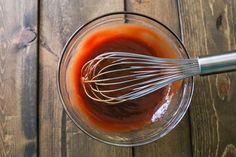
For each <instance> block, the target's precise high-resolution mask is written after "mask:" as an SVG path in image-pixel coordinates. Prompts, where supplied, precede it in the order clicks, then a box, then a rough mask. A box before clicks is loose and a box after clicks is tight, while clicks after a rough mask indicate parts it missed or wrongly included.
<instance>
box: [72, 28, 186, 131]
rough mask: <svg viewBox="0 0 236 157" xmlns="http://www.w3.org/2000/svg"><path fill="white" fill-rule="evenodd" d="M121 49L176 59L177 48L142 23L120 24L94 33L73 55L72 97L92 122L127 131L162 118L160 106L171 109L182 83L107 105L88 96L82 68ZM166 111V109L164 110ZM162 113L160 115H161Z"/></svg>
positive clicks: (110, 129)
mask: <svg viewBox="0 0 236 157" xmlns="http://www.w3.org/2000/svg"><path fill="white" fill-rule="evenodd" d="M111 51H117V52H118V51H120V52H130V53H139V54H145V55H152V56H158V57H164V58H176V57H177V54H176V52H175V49H174V48H173V46H172V45H171V44H169V42H168V41H167V39H165V38H164V37H163V36H161V35H159V34H157V33H155V32H154V31H152V30H150V29H148V28H146V27H143V26H138V25H133V24H120V25H116V26H110V27H107V28H102V29H99V30H97V31H95V32H92V33H90V34H89V35H88V36H86V38H85V39H84V40H83V41H82V43H81V44H80V45H79V49H78V52H77V53H76V54H75V56H74V57H73V58H72V61H71V62H72V63H71V65H70V72H69V81H68V82H69V86H70V89H71V100H72V101H73V104H74V105H76V107H77V108H78V110H80V112H82V113H83V116H85V117H86V119H87V120H88V122H89V123H91V124H92V125H93V126H95V127H96V128H98V129H101V130H103V131H109V132H126V131H131V130H135V129H140V128H142V127H144V126H146V125H147V124H149V123H151V122H152V121H155V120H156V118H160V113H159V112H160V110H158V109H160V108H162V110H163V107H164V108H167V107H168V103H170V102H171V99H172V96H173V95H174V94H175V92H176V91H177V90H178V89H179V88H180V86H181V82H176V83H174V84H171V85H169V86H166V87H164V88H162V89H160V90H157V91H156V92H154V93H152V94H149V95H146V96H144V97H142V98H139V99H136V100H132V101H127V102H124V103H120V104H118V105H107V104H102V103H101V102H95V101H93V100H91V99H90V98H88V97H87V96H86V95H85V93H84V91H83V87H82V81H81V68H82V66H83V65H84V64H85V63H86V62H87V61H89V60H90V59H92V58H94V57H96V56H97V55H99V54H101V53H104V52H111ZM163 112H164V111H163ZM157 114H158V115H157ZM161 114H164V113H161Z"/></svg>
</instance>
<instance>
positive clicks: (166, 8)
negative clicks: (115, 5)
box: [126, 0, 191, 157]
mask: <svg viewBox="0 0 236 157" xmlns="http://www.w3.org/2000/svg"><path fill="white" fill-rule="evenodd" d="M177 7H178V6H177V3H176V0H167V1H161V0H155V1H151V0H127V1H126V8H127V11H134V12H140V13H143V14H146V15H149V16H151V17H153V18H155V19H157V20H159V21H160V22H162V23H164V24H166V25H167V26H168V27H170V28H171V29H172V30H173V31H174V32H175V33H176V34H177V35H179V36H180V27H179V18H178V8H177ZM134 154H135V156H136V157H142V156H146V157H158V156H160V157H162V156H176V157H178V156H181V157H184V156H187V157H189V156H191V144H190V130H189V121H188V115H186V116H185V117H184V118H183V120H182V121H181V122H180V124H179V125H178V126H177V127H176V128H175V129H174V130H173V131H172V132H171V133H170V134H168V135H167V136H165V137H164V138H162V139H160V140H158V141H156V142H154V143H151V144H148V145H145V146H140V147H136V148H134Z"/></svg>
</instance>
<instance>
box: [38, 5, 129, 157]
mask: <svg viewBox="0 0 236 157" xmlns="http://www.w3.org/2000/svg"><path fill="white" fill-rule="evenodd" d="M123 4H124V3H123V1H120V0H114V1H112V3H107V1H105V0H87V1H82V0H80V1H77V0H73V1H67V0H42V1H41V2H40V8H41V9H40V10H41V11H40V32H41V34H40V55H39V59H40V73H39V74H40V79H39V81H40V93H39V94H40V95H39V100H40V156H42V157H53V156H56V157H67V156H68V157H78V156H81V157H86V156H87V157H92V156H97V157H99V156H101V157H106V156H114V157H122V156H125V157H126V156H127V157H129V156H131V155H132V149H131V148H120V147H114V146H108V145H106V144H102V143H100V142H97V141H95V140H94V139H91V138H89V137H88V136H87V135H85V134H84V133H83V132H81V131H80V130H79V129H78V128H77V127H76V126H75V125H74V123H73V122H72V121H71V120H70V119H69V118H68V117H67V116H66V114H65V111H64V110H63V108H62V104H61V102H60V101H59V97H58V93H57V88H56V68H57V63H58V58H59V56H60V52H61V50H62V48H63V46H64V44H65V42H66V41H67V39H68V38H69V36H70V35H71V34H72V33H73V32H74V31H75V30H76V29H77V28H78V27H79V26H81V25H82V24H84V23H85V22H87V21H89V20H90V19H92V18H94V17H97V16H99V15H101V14H104V13H107V12H111V11H122V10H123V9H124V5H123Z"/></svg>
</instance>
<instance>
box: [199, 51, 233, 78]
mask: <svg viewBox="0 0 236 157" xmlns="http://www.w3.org/2000/svg"><path fill="white" fill-rule="evenodd" d="M198 63H199V68H200V74H201V75H206V74H213V73H220V72H226V71H231V70H235V69H236V51H231V52H227V53H223V54H218V55H211V56H202V57H199V58H198Z"/></svg>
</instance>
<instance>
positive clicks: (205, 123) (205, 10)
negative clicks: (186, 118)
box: [179, 0, 236, 157]
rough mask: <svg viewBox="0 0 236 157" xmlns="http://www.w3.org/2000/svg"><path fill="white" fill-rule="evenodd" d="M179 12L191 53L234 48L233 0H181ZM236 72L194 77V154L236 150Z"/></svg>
mask: <svg viewBox="0 0 236 157" xmlns="http://www.w3.org/2000/svg"><path fill="white" fill-rule="evenodd" d="M179 2H180V15H181V18H182V26H183V36H184V39H185V45H186V47H187V50H188V51H189V52H190V53H191V55H192V56H199V55H206V54H215V53H217V52H223V51H227V50H233V49H234V50H235V49H236V42H235V41H236V32H235V30H236V29H235V28H236V18H235V17H236V9H235V8H236V1H235V0H217V1H215V0H208V1H204V0H199V1H195V0H182V1H179ZM235 78H236V73H235V72H234V73H227V74H219V75H215V76H209V77H204V78H203V77H201V78H200V77H198V78H196V86H195V87H196V88H195V95H194V98H193V101H192V104H191V108H190V113H191V114H190V115H191V126H192V129H191V130H192V142H193V143H192V145H193V154H194V156H196V157H202V156H209V157H213V156H214V157H215V156H216V157H217V156H235V154H236V149H235V145H236V131H235V130H236V116H235V114H236V107H235V104H236V97H235V95H236V88H235V87H236V82H235Z"/></svg>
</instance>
